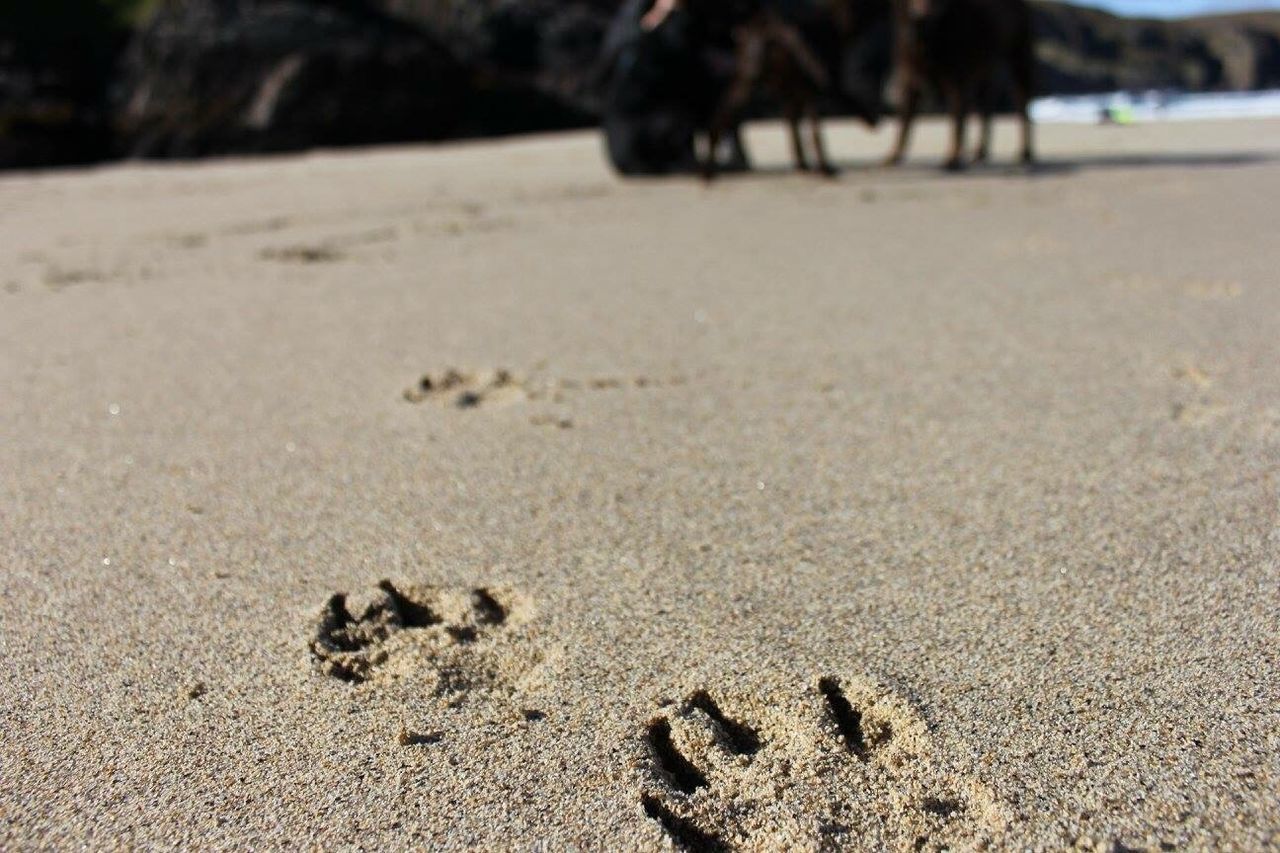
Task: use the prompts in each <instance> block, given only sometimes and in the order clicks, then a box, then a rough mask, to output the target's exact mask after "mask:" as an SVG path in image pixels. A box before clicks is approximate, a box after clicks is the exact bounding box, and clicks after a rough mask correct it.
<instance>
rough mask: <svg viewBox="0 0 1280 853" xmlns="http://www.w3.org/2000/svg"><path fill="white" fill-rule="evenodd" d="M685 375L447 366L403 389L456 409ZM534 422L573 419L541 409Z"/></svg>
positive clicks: (562, 397)
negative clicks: (578, 375) (571, 374)
mask: <svg viewBox="0 0 1280 853" xmlns="http://www.w3.org/2000/svg"><path fill="white" fill-rule="evenodd" d="M684 383H685V379H684V378H683V377H679V376H677V377H670V378H666V379H657V378H652V377H648V376H636V377H631V378H621V377H613V376H602V377H593V378H591V379H585V380H580V379H552V378H546V377H539V378H535V377H526V376H522V375H520V374H518V373H516V372H515V371H512V370H507V369H505V368H492V369H488V370H458V369H455V368H450V369H448V370H442V371H436V372H433V373H427V374H424V375H423V376H422V378H421V379H419V380H418V382H417V383H416V384H414V385H412V386H410V387H409V388H406V389H405V391H404V399H405V400H407V401H409V402H410V403H426V402H432V403H437V404H439V405H443V406H446V407H451V408H456V409H478V408H489V407H499V406H506V405H510V404H512V403H522V402H526V401H545V402H549V403H554V404H559V403H564V402H565V401H566V400H567V399H568V398H569V396H571V395H573V394H575V393H577V392H580V391H618V390H624V389H628V388H632V389H641V390H643V389H650V388H659V387H667V386H675V385H683V384H684ZM530 421H531V422H532V423H533V424H535V425H543V426H557V427H560V428H562V429H567V428H569V427H572V426H573V420H572V419H571V418H568V417H565V416H563V415H555V414H547V413H542V414H538V415H535V416H534V417H532V418H530Z"/></svg>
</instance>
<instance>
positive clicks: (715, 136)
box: [702, 28, 765, 180]
mask: <svg viewBox="0 0 1280 853" xmlns="http://www.w3.org/2000/svg"><path fill="white" fill-rule="evenodd" d="M737 42H738V50H737V55H738V62H737V71H736V73H735V75H734V78H733V83H732V84H731V85H730V86H729V91H728V93H727V94H726V95H725V96H724V98H723V99H722V100H721V101H720V106H719V107H718V108H717V109H716V113H715V115H714V116H713V117H712V119H711V123H710V125H709V127H708V129H707V136H708V138H709V145H710V148H709V150H708V152H707V158H706V159H705V160H703V165H702V177H703V178H704V179H706V180H711V179H712V178H714V177H715V176H716V157H715V154H716V150H717V149H718V148H719V146H720V137H721V136H723V135H724V134H725V132H726V131H728V130H730V129H731V128H733V127H734V126H735V123H736V119H737V116H738V115H739V114H740V113H741V111H742V110H743V108H744V107H746V105H747V102H748V101H749V100H750V99H751V93H752V92H753V91H754V90H755V86H756V81H757V80H758V79H759V77H760V74H761V73H762V72H763V70H764V47H765V45H764V38H763V36H762V35H760V34H759V33H758V32H756V31H754V30H751V29H749V28H742V29H739V30H738V32H737Z"/></svg>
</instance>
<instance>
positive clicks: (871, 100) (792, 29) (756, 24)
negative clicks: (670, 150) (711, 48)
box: [703, 0, 887, 178]
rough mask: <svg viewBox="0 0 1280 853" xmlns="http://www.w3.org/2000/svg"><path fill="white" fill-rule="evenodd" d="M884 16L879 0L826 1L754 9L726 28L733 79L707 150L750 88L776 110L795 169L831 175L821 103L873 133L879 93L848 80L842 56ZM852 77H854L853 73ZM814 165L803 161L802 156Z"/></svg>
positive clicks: (711, 167) (707, 166) (710, 172)
mask: <svg viewBox="0 0 1280 853" xmlns="http://www.w3.org/2000/svg"><path fill="white" fill-rule="evenodd" d="M881 18H887V8H886V7H885V5H884V3H883V2H881V0H826V2H824V3H819V4H811V3H810V4H804V3H796V2H790V3H787V2H775V3H761V4H760V5H759V6H757V7H756V8H755V9H754V10H753V12H752V13H751V14H750V15H749V16H747V17H746V18H745V19H744V20H742V21H740V22H739V23H738V24H737V25H736V26H735V27H734V29H733V42H734V47H735V54H736V63H735V73H734V77H733V82H732V83H731V84H730V86H729V88H728V90H727V92H726V94H725V96H724V98H723V99H722V101H721V102H720V105H719V107H718V108H717V110H716V112H715V114H714V115H713V116H712V119H711V121H710V123H709V125H708V129H707V135H708V143H709V148H710V152H714V151H715V149H716V146H717V144H718V142H719V139H720V136H721V135H722V134H723V133H724V132H725V131H726V129H728V128H734V127H736V126H737V123H738V121H739V119H740V116H741V115H742V113H743V111H744V110H745V109H746V107H747V105H748V103H749V102H750V100H751V98H752V97H753V95H754V94H755V93H756V91H757V90H759V89H763V90H765V91H767V92H768V93H770V94H771V95H773V96H774V98H775V99H776V100H777V101H778V102H779V104H780V105H781V106H782V110H783V115H784V116H785V118H786V120H787V124H788V128H789V131H790V136H791V150H792V155H793V157H794V159H795V163H796V167H797V168H798V169H799V170H801V171H805V172H808V171H817V172H818V173H820V174H823V175H834V174H835V173H836V169H835V167H834V166H833V165H832V164H831V162H830V160H829V159H828V158H827V152H826V146H825V144H824V143H823V138H822V125H821V120H820V105H821V103H822V101H824V100H825V101H829V102H834V103H835V104H836V105H837V106H838V107H839V108H840V109H842V110H844V111H846V112H848V113H851V114H853V115H855V116H857V117H858V118H860V119H862V120H863V121H865V122H866V123H867V124H868V125H870V126H872V127H874V126H875V125H876V124H877V122H878V121H879V118H880V97H879V91H878V88H873V87H870V86H868V85H866V82H865V81H862V80H858V79H854V80H852V81H851V80H850V79H849V78H850V75H849V74H847V73H846V71H847V69H846V68H845V63H844V58H845V55H846V53H847V52H848V51H849V48H850V46H851V45H852V44H853V43H855V42H857V41H858V40H859V39H861V38H864V37H865V36H866V35H867V34H868V33H869V32H871V30H872V29H873V27H874V25H875V24H876V23H877V21H878V20H880V19H881ZM854 76H855V77H856V75H854ZM802 121H807V122H808V124H809V141H810V145H811V147H812V152H807V151H806V148H805V140H804V133H803V127H802ZM810 153H812V155H813V159H812V161H811V160H810V157H809V154H810ZM714 174H715V159H714V157H710V156H709V157H707V158H705V159H704V160H703V175H704V176H705V177H708V178H710V177H712V176H714Z"/></svg>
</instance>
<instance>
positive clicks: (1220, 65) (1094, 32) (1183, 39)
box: [1035, 2, 1280, 94]
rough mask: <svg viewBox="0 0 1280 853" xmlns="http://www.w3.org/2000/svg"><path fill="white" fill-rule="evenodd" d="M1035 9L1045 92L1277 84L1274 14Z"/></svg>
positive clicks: (1279, 22) (1279, 39)
mask: <svg viewBox="0 0 1280 853" xmlns="http://www.w3.org/2000/svg"><path fill="white" fill-rule="evenodd" d="M1035 12H1036V41H1037V45H1036V52H1037V56H1038V58H1039V88H1040V91H1041V92H1042V93H1045V94H1082V93H1087V92H1110V91H1115V90H1120V89H1183V90H1187V91H1214V90H1249V89H1269V88H1276V87H1280V15H1277V14H1256V15H1223V16H1215V17H1208V18H1197V19H1191V20H1185V21H1156V20H1143V19H1132V18H1118V17H1116V16H1114V15H1109V14H1107V13H1106V12H1100V11H1097V10H1095V9H1086V8H1080V7H1076V6H1066V5H1063V4H1060V3H1043V2H1042V3H1036V4H1035Z"/></svg>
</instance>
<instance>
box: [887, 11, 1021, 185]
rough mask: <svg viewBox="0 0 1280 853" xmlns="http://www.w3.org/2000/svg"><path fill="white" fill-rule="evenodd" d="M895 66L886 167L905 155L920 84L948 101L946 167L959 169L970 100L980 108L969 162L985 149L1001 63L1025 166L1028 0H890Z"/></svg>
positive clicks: (982, 157) (986, 151) (987, 148)
mask: <svg viewBox="0 0 1280 853" xmlns="http://www.w3.org/2000/svg"><path fill="white" fill-rule="evenodd" d="M894 26H895V28H896V33H895V66H896V72H897V75H898V83H899V86H900V87H901V89H900V99H901V104H900V107H899V112H900V115H901V119H900V121H901V123H900V125H899V129H898V138H897V142H896V144H895V145H894V148H893V151H892V153H890V154H889V157H888V159H887V160H886V161H885V163H886V165H890V166H893V165H897V164H899V163H901V162H902V158H903V156H904V155H905V154H906V151H907V145H908V142H909V141H910V137H911V123H912V121H913V120H914V119H915V115H916V111H917V110H918V109H919V106H920V97H921V94H922V91H923V89H924V87H925V86H926V85H928V86H932V87H933V88H934V89H935V90H936V91H938V92H939V93H940V94H941V95H942V97H943V99H944V100H945V101H946V105H947V111H948V112H949V113H950V116H951V147H950V152H949V154H948V156H947V160H946V164H945V167H946V168H947V169H949V170H957V169H962V168H964V165H965V160H964V144H965V123H966V121H967V119H968V114H969V112H970V110H971V109H972V108H973V106H974V103H975V100H976V102H977V104H978V106H979V109H980V110H981V114H982V131H981V133H982V135H981V138H980V140H979V142H978V146H977V149H976V150H975V152H974V155H973V160H974V162H984V161H985V160H986V159H987V157H988V156H989V155H990V149H991V113H992V110H993V108H994V103H993V95H994V92H993V89H994V85H995V82H996V79H997V73H998V72H999V71H1000V70H1001V69H1002V68H1004V69H1007V70H1008V72H1009V77H1010V80H1011V82H1012V84H1013V100H1014V106H1015V109H1016V110H1017V112H1018V115H1019V118H1020V120H1021V124H1022V154H1021V159H1022V162H1023V163H1024V164H1030V163H1032V162H1033V160H1034V153H1033V150H1032V139H1031V137H1032V128H1031V118H1030V115H1029V114H1028V105H1029V103H1030V100H1031V94H1032V74H1033V62H1034V57H1033V52H1032V35H1031V9H1030V7H1029V6H1028V4H1027V2H1026V0H894Z"/></svg>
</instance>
